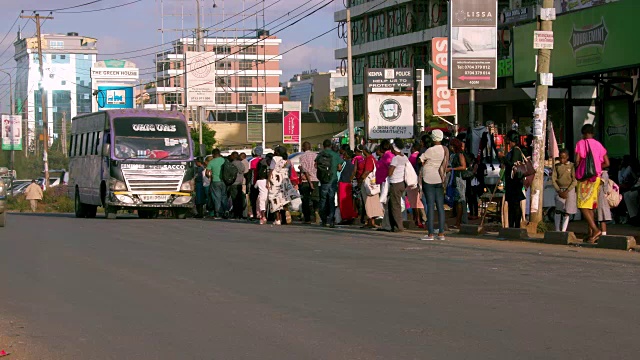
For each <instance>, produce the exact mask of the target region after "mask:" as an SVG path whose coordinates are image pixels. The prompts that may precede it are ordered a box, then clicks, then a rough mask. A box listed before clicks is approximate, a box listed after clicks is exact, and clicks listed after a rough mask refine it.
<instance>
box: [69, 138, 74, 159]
mask: <svg viewBox="0 0 640 360" xmlns="http://www.w3.org/2000/svg"><path fill="white" fill-rule="evenodd" d="M73 138H74V135H71V139H70V140H69V154H67V155H68V156H69V157H73V145H74V141H73Z"/></svg>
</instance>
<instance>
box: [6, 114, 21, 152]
mask: <svg viewBox="0 0 640 360" xmlns="http://www.w3.org/2000/svg"><path fill="white" fill-rule="evenodd" d="M1 118H2V150H22V116H21V115H2V117H1Z"/></svg>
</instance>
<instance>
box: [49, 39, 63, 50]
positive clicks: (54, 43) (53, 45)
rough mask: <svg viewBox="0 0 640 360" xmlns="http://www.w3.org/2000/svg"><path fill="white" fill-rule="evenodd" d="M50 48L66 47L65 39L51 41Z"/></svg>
mask: <svg viewBox="0 0 640 360" xmlns="http://www.w3.org/2000/svg"><path fill="white" fill-rule="evenodd" d="M49 48H50V49H64V41H49Z"/></svg>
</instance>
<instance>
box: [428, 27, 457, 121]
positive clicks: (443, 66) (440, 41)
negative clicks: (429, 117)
mask: <svg viewBox="0 0 640 360" xmlns="http://www.w3.org/2000/svg"><path fill="white" fill-rule="evenodd" d="M448 42H449V39H447V38H446V37H438V38H433V39H431V61H430V62H429V65H431V68H432V75H433V76H432V83H433V86H432V88H431V97H432V99H433V106H432V108H433V115H436V116H454V115H455V114H456V111H457V109H458V104H457V101H456V98H457V93H456V91H455V90H451V89H449V62H448V57H449V56H448V49H447V48H448V46H447V45H448Z"/></svg>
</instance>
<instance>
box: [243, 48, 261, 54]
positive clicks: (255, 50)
mask: <svg viewBox="0 0 640 360" xmlns="http://www.w3.org/2000/svg"><path fill="white" fill-rule="evenodd" d="M257 53H258V48H257V47H256V46H248V47H243V48H241V49H240V54H245V55H256V54H257Z"/></svg>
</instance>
